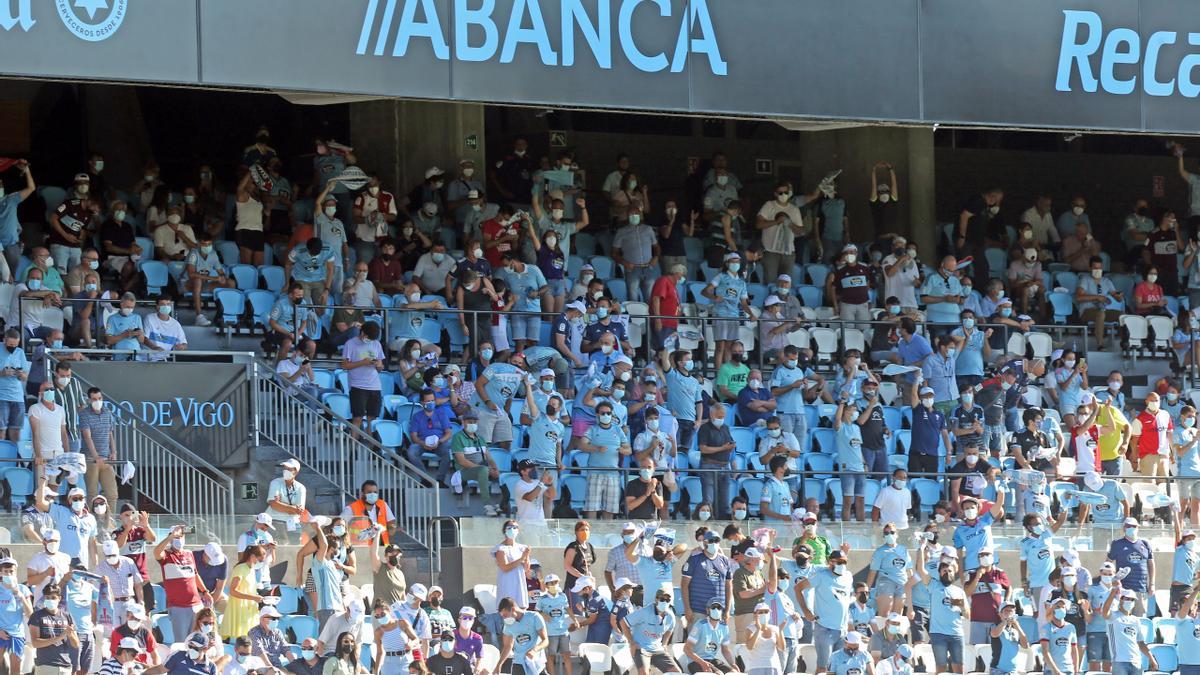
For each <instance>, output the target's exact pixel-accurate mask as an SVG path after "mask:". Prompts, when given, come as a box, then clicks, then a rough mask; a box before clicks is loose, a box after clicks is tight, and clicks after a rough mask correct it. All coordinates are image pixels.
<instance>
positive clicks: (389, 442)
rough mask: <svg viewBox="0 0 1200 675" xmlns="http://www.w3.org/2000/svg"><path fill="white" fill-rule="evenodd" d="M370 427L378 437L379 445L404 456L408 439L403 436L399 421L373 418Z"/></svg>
mask: <svg viewBox="0 0 1200 675" xmlns="http://www.w3.org/2000/svg"><path fill="white" fill-rule="evenodd" d="M371 428H372V430H373V431H374V432H375V435H376V436H378V437H379V444H380V445H382V446H383V447H385V448H387V449H388V450H391V451H392V452H394V453H396V454H398V455H400V456H401V457H403V456H404V451H405V449H406V448H407V447H408V440H407V439H406V438H404V428H403V427H402V426H401V424H400V423H399V422H395V421H392V420H375V421H374V422H373V423H372V425H371Z"/></svg>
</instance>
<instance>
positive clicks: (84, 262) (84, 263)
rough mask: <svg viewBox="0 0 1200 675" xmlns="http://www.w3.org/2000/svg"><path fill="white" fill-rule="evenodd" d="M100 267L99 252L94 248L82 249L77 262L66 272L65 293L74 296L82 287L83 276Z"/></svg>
mask: <svg viewBox="0 0 1200 675" xmlns="http://www.w3.org/2000/svg"><path fill="white" fill-rule="evenodd" d="M98 269H100V252H99V251H97V250H96V249H94V248H91V247H88V248H85V249H83V254H82V255H81V257H80V259H79V264H78V265H76V266H75V267H72V268H71V269H70V271H68V272H67V278H66V282H65V283H66V284H67V294H68V295H70V296H74V295H75V294H76V293H79V291H80V290H82V289H83V283H84V282H83V277H84V276H85V275H86V274H87V273H88V272H91V271H95V270H98Z"/></svg>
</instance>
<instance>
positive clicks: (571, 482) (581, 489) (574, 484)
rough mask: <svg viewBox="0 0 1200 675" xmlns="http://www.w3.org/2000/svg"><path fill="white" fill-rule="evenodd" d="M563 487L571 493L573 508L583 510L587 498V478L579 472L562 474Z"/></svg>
mask: <svg viewBox="0 0 1200 675" xmlns="http://www.w3.org/2000/svg"><path fill="white" fill-rule="evenodd" d="M562 487H563V490H564V491H566V492H570V493H571V508H572V509H574V510H576V511H583V506H584V504H585V500H586V499H587V479H586V478H584V477H583V476H580V475H578V474H567V475H565V476H562Z"/></svg>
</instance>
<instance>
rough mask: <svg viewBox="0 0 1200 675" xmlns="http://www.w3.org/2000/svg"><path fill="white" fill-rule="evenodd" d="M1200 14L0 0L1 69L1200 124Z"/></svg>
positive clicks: (599, 100)
mask: <svg viewBox="0 0 1200 675" xmlns="http://www.w3.org/2000/svg"><path fill="white" fill-rule="evenodd" d="M1198 70H1200V15H1198V14H1197V13H1196V12H1195V10H1194V5H1193V3H1190V2H1187V1H1186V0H1050V1H1047V0H977V1H975V2H962V1H961V0H888V1H887V2H881V1H880V0H836V1H834V0H754V1H753V2H746V1H745V0H339V1H338V2H330V1H329V0H37V1H35V0H0V76H2V75H15V76H33V77H53V78H77V79H92V80H95V79H105V80H124V81H134V82H161V83H170V84H183V85H200V86H215V87H237V88H248V89H255V90H262V89H268V90H272V89H273V90H291V91H303V92H326V93H339V94H355V95H375V96H385V97H407V98H423V99H437V100H459V101H473V102H502V103H518V104H529V105H547V106H571V107H599V108H620V109H635V110H637V109H640V110H656V111H677V112H684V113H695V114H712V113H726V114H733V115H753V116H771V117H796V118H804V117H809V118H820V119H840V120H858V121H880V122H899V123H924V124H928V123H942V124H970V125H999V126H1033V127H1048V128H1065V129H1083V128H1095V129H1104V130H1117V131H1121V130H1124V131H1164V132H1196V131H1200V128H1198V125H1197V123H1196V122H1195V121H1194V119H1195V115H1194V114H1193V108H1194V107H1195V102H1196V99H1197V98H1198V97H1200V72H1197V71H1198Z"/></svg>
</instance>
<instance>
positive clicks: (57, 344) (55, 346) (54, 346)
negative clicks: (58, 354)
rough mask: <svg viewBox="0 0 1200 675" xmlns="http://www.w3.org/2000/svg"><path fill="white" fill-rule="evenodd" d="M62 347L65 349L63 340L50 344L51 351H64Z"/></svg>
mask: <svg viewBox="0 0 1200 675" xmlns="http://www.w3.org/2000/svg"><path fill="white" fill-rule="evenodd" d="M62 347H63V341H62V340H55V341H54V342H51V343H50V348H51V349H62Z"/></svg>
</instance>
